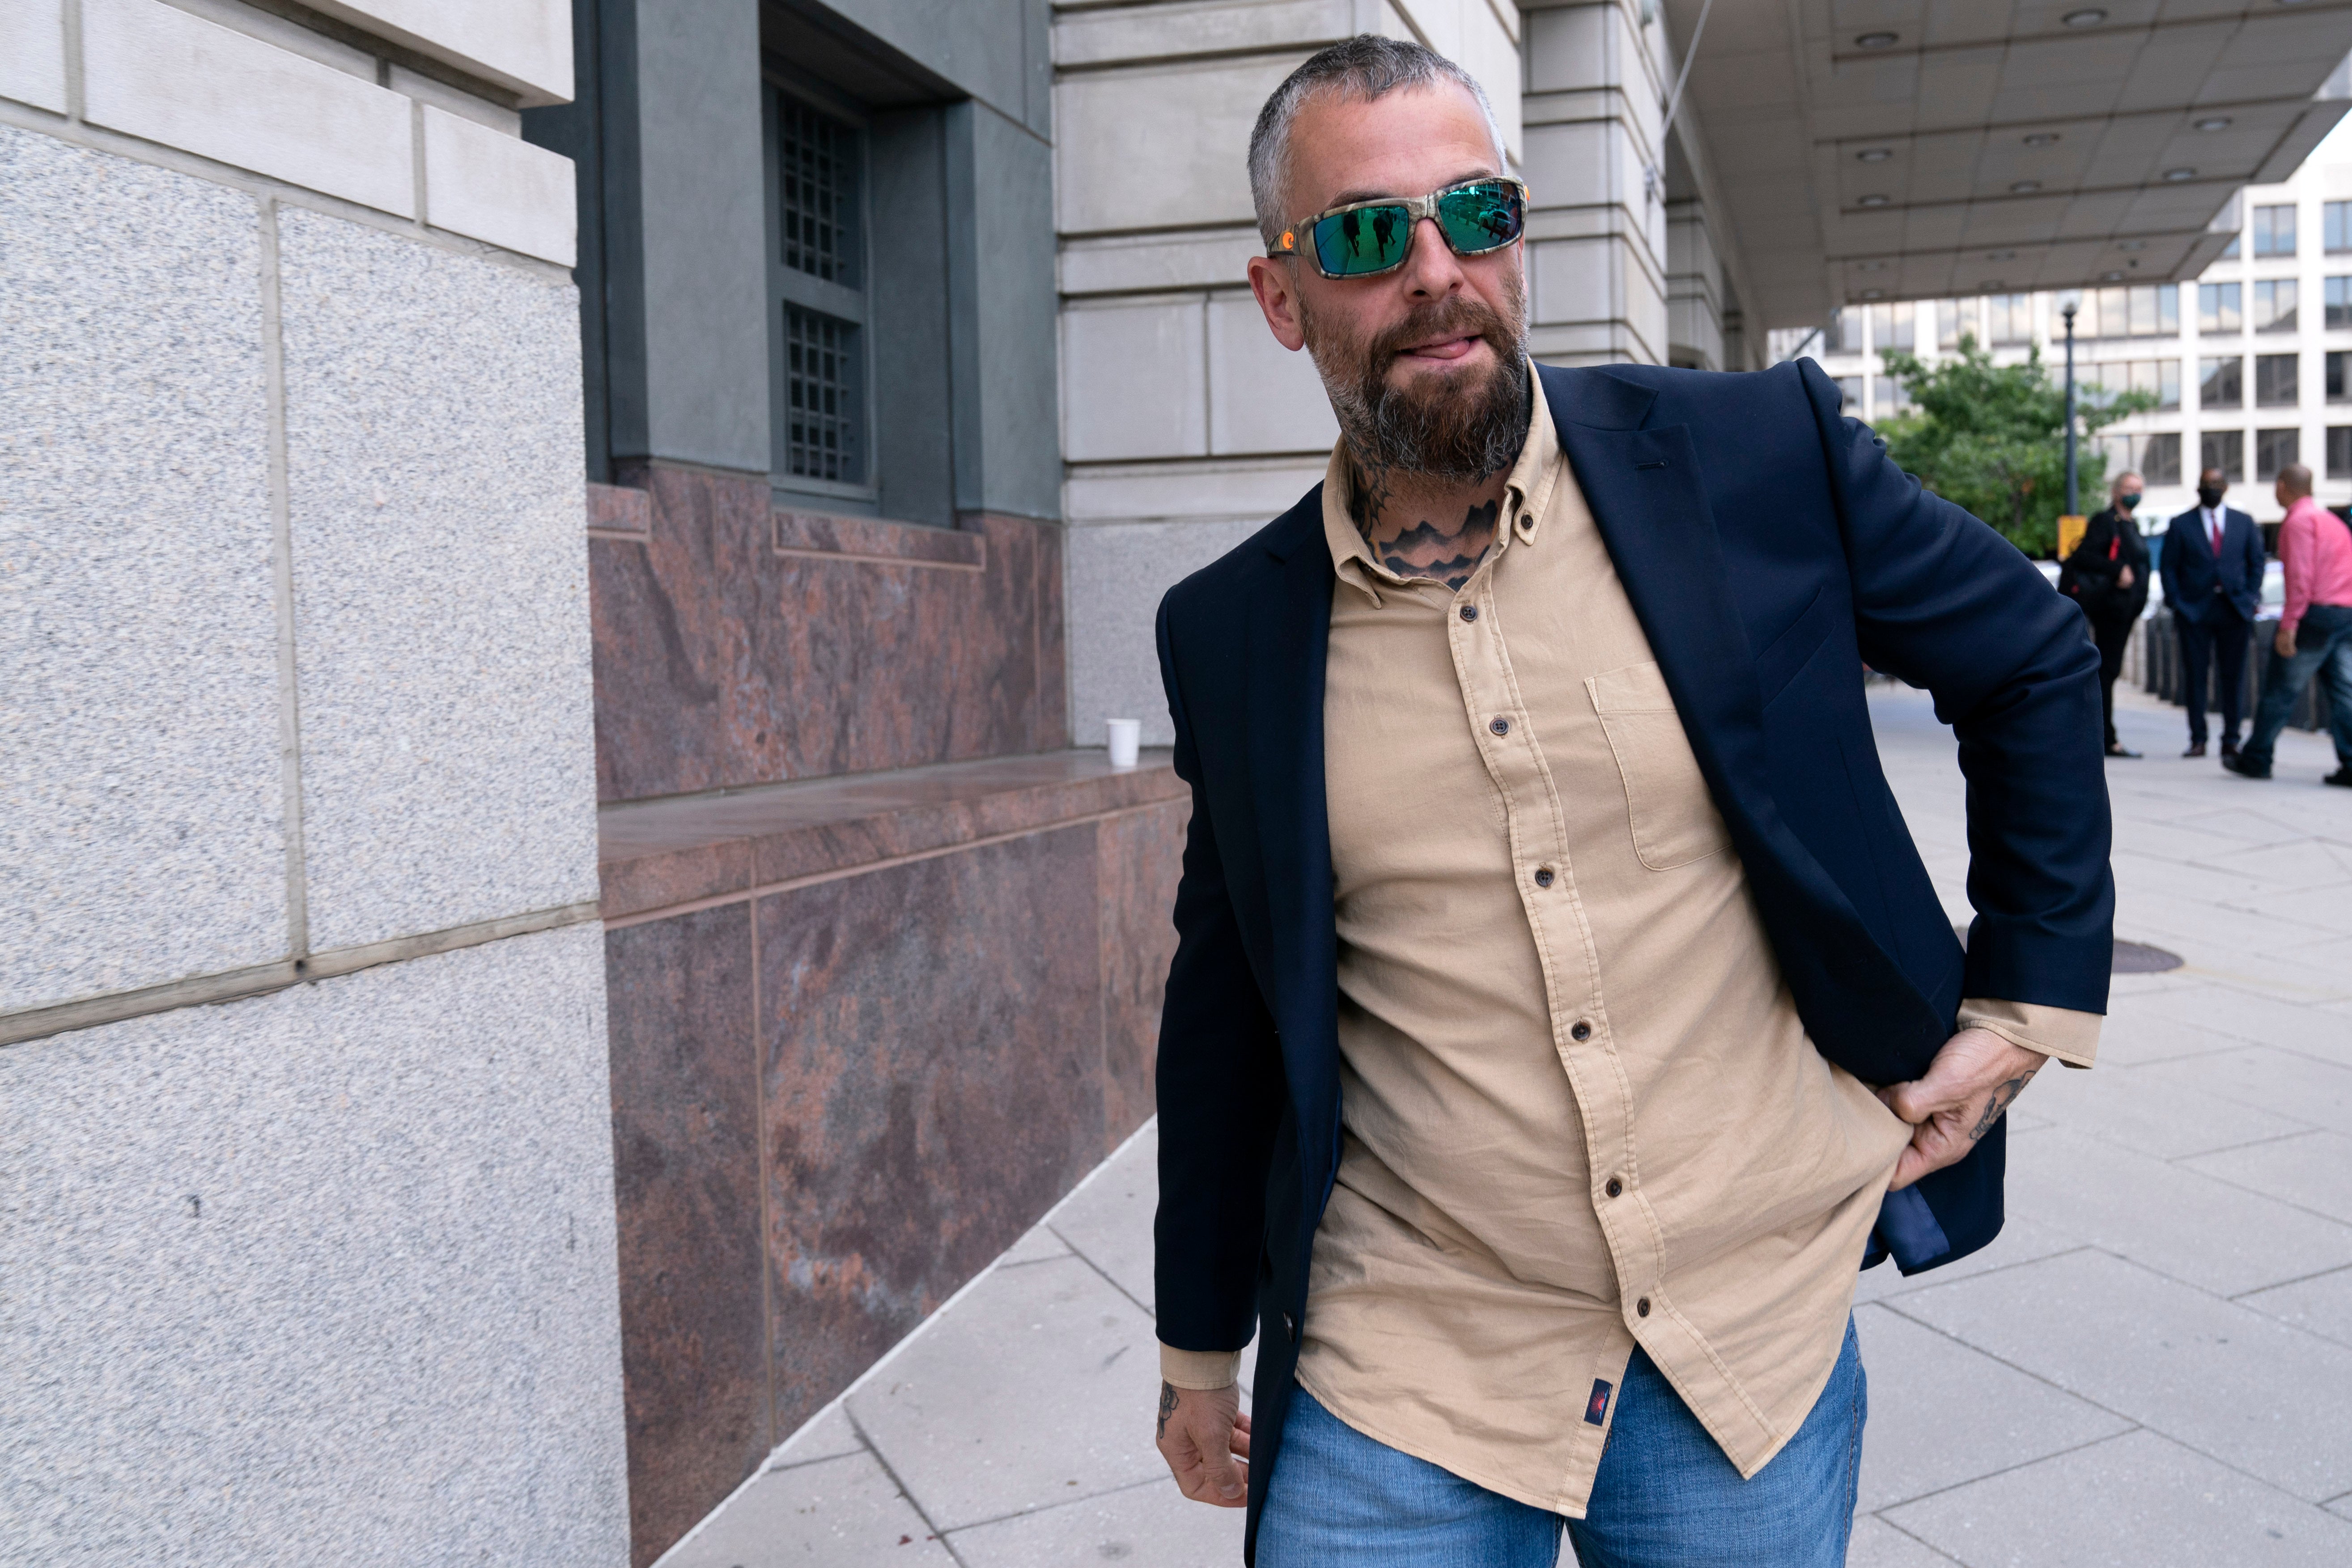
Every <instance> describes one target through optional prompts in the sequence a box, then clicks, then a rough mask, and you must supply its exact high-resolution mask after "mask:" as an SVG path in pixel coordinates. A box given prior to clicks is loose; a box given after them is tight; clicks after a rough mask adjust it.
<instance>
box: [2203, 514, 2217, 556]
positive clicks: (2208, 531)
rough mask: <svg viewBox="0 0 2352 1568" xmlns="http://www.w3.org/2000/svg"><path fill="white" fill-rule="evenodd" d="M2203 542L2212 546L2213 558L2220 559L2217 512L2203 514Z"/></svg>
mask: <svg viewBox="0 0 2352 1568" xmlns="http://www.w3.org/2000/svg"><path fill="white" fill-rule="evenodd" d="M2205 542H2207V543H2208V544H2210V545H2211V546H2212V548H2213V559H2214V560H2216V561H2219V560H2220V559H2221V516H2220V515H2219V514H2218V513H2215V512H2210V511H2209V512H2207V513H2206V514H2205Z"/></svg>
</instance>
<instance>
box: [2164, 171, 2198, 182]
mask: <svg viewBox="0 0 2352 1568" xmlns="http://www.w3.org/2000/svg"><path fill="white" fill-rule="evenodd" d="M2164 177H2165V178H2166V179H2168V180H2169V181H2171V182H2172V183H2173V184H2176V185H2177V184H2179V183H2180V182H2181V181H2183V180H2193V179H2195V178H2196V177H2197V171H2196V170H2194V169H2167V170H2166V171H2165V172H2164Z"/></svg>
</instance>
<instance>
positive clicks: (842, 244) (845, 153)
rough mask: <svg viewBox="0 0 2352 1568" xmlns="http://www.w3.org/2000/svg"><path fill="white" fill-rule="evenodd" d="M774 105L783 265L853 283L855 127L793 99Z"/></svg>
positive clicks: (828, 280) (786, 98)
mask: <svg viewBox="0 0 2352 1568" xmlns="http://www.w3.org/2000/svg"><path fill="white" fill-rule="evenodd" d="M777 109H778V115H777V123H776V141H777V153H778V157H777V162H778V163H779V165H780V168H779V173H780V174H782V184H783V191H782V216H783V236H782V238H783V262H784V265H785V266H787V267H789V268H793V270H794V271H796V272H805V273H807V274H808V275H809V276H810V277H812V278H822V279H824V280H825V281H826V282H828V283H840V284H844V285H846V286H848V287H852V288H855V287H856V283H857V279H856V277H855V276H854V271H855V268H854V262H855V259H856V251H855V247H853V245H852V243H851V240H852V236H851V231H850V226H851V224H852V223H853V222H854V221H855V217H856V167H857V164H856V158H857V132H856V131H854V130H852V129H851V128H850V127H848V126H846V125H845V124H843V123H842V122H841V121H838V120H835V119H833V118H832V117H831V116H829V115H824V114H820V113H819V112H817V111H816V110H814V109H811V108H810V107H809V106H808V105H806V104H804V103H803V102H801V101H800V100H798V99H795V98H789V97H781V98H780V101H779V102H778V105H777Z"/></svg>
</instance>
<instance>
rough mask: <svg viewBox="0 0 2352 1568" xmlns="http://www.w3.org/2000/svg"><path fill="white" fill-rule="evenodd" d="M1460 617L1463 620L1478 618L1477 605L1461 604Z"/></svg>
mask: <svg viewBox="0 0 2352 1568" xmlns="http://www.w3.org/2000/svg"><path fill="white" fill-rule="evenodd" d="M1462 618H1463V619H1464V620H1465V621H1475V620H1476V619H1477V618H1478V606H1477V605H1463V606H1462Z"/></svg>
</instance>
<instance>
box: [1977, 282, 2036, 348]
mask: <svg viewBox="0 0 2352 1568" xmlns="http://www.w3.org/2000/svg"><path fill="white" fill-rule="evenodd" d="M1985 341H1986V342H1989V343H1992V344H1995V345H2000V344H2009V343H2030V342H2032V341H2033V296H2032V295H2031V294H1995V295H1993V296H1991V297H1990V299H1988V300H1985Z"/></svg>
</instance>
